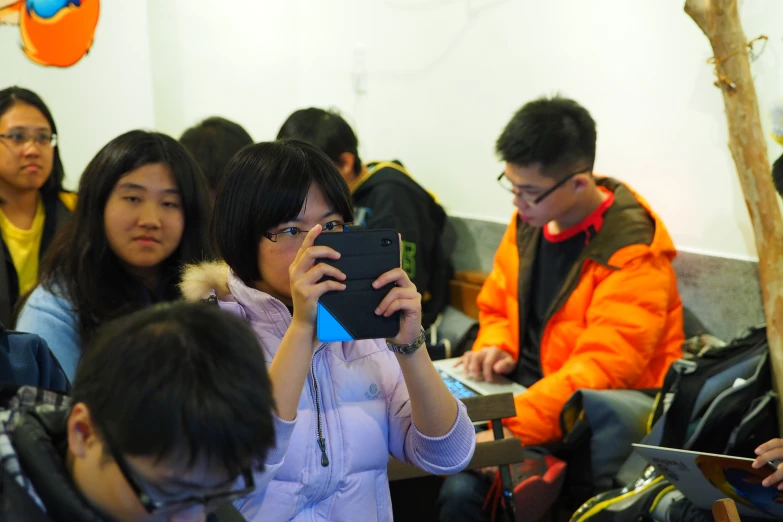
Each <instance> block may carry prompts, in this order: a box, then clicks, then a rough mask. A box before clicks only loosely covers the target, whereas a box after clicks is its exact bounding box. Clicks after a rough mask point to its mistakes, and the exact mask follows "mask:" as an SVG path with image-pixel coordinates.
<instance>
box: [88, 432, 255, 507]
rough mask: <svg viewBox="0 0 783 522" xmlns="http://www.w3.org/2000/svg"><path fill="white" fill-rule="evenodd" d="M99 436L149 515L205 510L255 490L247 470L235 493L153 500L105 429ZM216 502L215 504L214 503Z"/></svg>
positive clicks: (244, 471)
mask: <svg viewBox="0 0 783 522" xmlns="http://www.w3.org/2000/svg"><path fill="white" fill-rule="evenodd" d="M101 436H102V438H103V443H104V444H105V445H106V447H107V448H108V450H109V454H110V455H111V456H112V458H113V459H114V462H115V463H117V467H118V468H119V469H120V473H122V476H123V478H125V481H126V482H127V483H128V485H129V486H130V488H131V489H132V490H133V492H134V493H135V494H136V498H138V500H139V503H140V504H141V505H142V506H143V507H144V509H145V511H147V513H149V514H150V515H152V514H154V513H155V512H157V511H163V510H166V509H170V508H172V507H175V506H180V507H179V508H178V509H174V511H173V512H174V513H176V512H177V511H184V510H186V509H190V508H192V507H193V506H197V505H201V506H204V507H205V508H206V507H207V506H209V505H212V504H213V503H215V505H220V504H225V503H227V502H233V501H234V500H237V499H240V498H242V497H244V496H247V495H249V494H250V493H252V492H253V491H255V489H256V481H255V479H254V478H253V472H252V471H250V470H249V469H244V470H242V472H241V476H242V478H243V479H244V480H245V487H244V488H242V489H241V490H237V491H229V492H226V493H217V494H214V495H192V496H189V497H186V498H184V499H182V500H175V501H171V502H165V501H164V502H161V501H157V500H154V499H153V498H152V496H150V494H149V493H147V492H146V491H145V490H144V488H143V487H142V485H141V484H139V481H138V480H136V478H135V477H134V475H135V473H134V471H133V469H132V468H131V467H130V465H129V464H128V462H127V461H126V460H125V457H123V456H122V454H120V452H119V451H117V446H116V445H115V444H114V443H113V442H112V441H113V439H112V438H111V436H110V435H109V433H108V431H107V430H105V429H101ZM216 501H217V502H216Z"/></svg>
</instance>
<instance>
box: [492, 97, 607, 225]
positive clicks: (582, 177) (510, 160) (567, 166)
mask: <svg viewBox="0 0 783 522" xmlns="http://www.w3.org/2000/svg"><path fill="white" fill-rule="evenodd" d="M595 149H596V125H595V121H594V120H593V118H592V117H591V116H590V113H589V112H588V111H587V109H585V108H584V107H582V106H581V105H579V104H578V103H577V102H575V101H573V100H570V99H567V98H562V97H559V96H555V97H552V98H540V99H537V100H535V101H532V102H530V103H527V104H526V105H524V106H523V107H522V108H521V109H519V111H517V113H516V114H514V116H513V117H512V118H511V121H510V122H509V123H508V124H507V125H506V128H505V129H503V132H502V134H501V135H500V137H499V138H498V140H497V143H496V151H497V154H498V156H499V157H500V159H501V160H503V161H505V162H506V167H505V171H504V172H503V174H501V176H500V177H499V178H498V181H500V182H501V184H502V185H503V186H504V188H506V189H507V190H508V191H510V192H512V193H513V194H514V205H515V206H516V207H517V209H518V211H519V216H520V218H521V219H522V220H524V221H526V222H527V223H529V224H530V225H532V226H543V225H545V224H546V223H548V222H550V221H554V220H557V219H560V218H562V217H563V216H567V215H568V214H569V213H570V212H572V209H573V208H574V207H575V206H577V205H579V203H580V201H581V200H582V199H583V198H584V197H590V196H591V191H593V190H594V189H595V181H594V179H593V177H592V171H593V163H594V162H595Z"/></svg>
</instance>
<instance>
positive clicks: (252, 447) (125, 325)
mask: <svg viewBox="0 0 783 522" xmlns="http://www.w3.org/2000/svg"><path fill="white" fill-rule="evenodd" d="M273 401H274V399H273V397H272V387H271V384H270V381H269V377H268V375H267V370H266V364H265V363H264V358H263V355H262V352H261V347H260V345H259V342H258V339H257V338H256V336H255V334H254V333H253V331H252V330H251V329H250V327H249V326H248V325H247V324H246V323H245V322H244V321H242V320H241V319H239V318H237V317H234V316H232V315H230V314H229V313H227V312H225V311H222V310H220V309H219V308H218V307H217V306H215V305H207V304H203V303H184V302H180V303H177V304H164V305H159V306H156V307H152V308H148V309H145V310H142V311H139V312H136V313H134V314H131V315H129V316H126V317H124V318H122V319H118V320H116V321H113V322H110V323H107V324H105V325H104V326H102V327H101V328H100V329H99V330H98V332H97V333H96V335H95V337H94V339H93V341H92V343H91V344H90V345H89V346H88V347H87V348H86V349H85V350H84V352H83V355H82V359H81V361H80V362H79V366H78V369H77V371H76V379H75V382H74V393H73V403H74V404H76V403H79V402H82V403H84V404H86V405H87V407H88V408H89V410H90V414H91V416H92V419H93V422H94V423H95V424H96V426H97V427H98V430H99V433H100V431H101V430H107V431H108V432H109V435H110V438H111V440H112V442H113V443H114V444H116V446H117V447H115V448H113V449H114V450H115V451H117V452H119V453H121V454H124V455H129V456H151V457H155V458H157V459H159V460H163V459H166V458H168V457H180V455H182V454H181V453H180V451H185V452H187V453H185V455H186V456H188V457H189V459H190V462H191V465H192V464H193V463H194V462H195V460H196V459H198V458H202V457H204V456H206V458H207V459H208V461H209V463H210V465H215V466H220V467H222V468H225V469H226V470H227V471H228V473H230V474H231V475H232V476H236V475H238V474H239V473H240V472H241V471H242V470H245V469H248V468H250V467H253V465H254V464H256V463H259V462H263V460H264V457H265V455H266V452H267V449H268V448H270V447H271V446H273V445H274V440H275V439H274V426H273V421H272V411H273V409H274V402H273Z"/></svg>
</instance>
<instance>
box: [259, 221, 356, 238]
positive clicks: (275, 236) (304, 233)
mask: <svg viewBox="0 0 783 522" xmlns="http://www.w3.org/2000/svg"><path fill="white" fill-rule="evenodd" d="M330 223H331V221H330ZM328 224H329V223H327V225H328ZM351 225H353V222H352V221H351V222H348V223H341V224H340V226H342V227H343V230H341V231H340V232H337V233H338V234H341V233H343V232H346V231H347V230H348V227H350V226H351ZM321 226H323V225H321ZM289 228H297V229H299V234H297V235H296V236H291V237H292V238H296V237H297V236H299V235H301V236H302V238H304V237H305V236H306V235H307V234H308V233H309V232H310V230H312V228H311V229H310V230H303V229H301V228H299V227H286V228H284V229H283V230H281V231H280V232H277V233H275V234H273V233H271V232H264V233H263V234H261V235H262V236H264V237H265V238H267V239H268V240H269V241H271V242H272V243H277V236H279V235H280V234H282V233H283V232H284V231H285V230H288V229H289ZM324 232H326V233H332V231H331V230H325V231H324Z"/></svg>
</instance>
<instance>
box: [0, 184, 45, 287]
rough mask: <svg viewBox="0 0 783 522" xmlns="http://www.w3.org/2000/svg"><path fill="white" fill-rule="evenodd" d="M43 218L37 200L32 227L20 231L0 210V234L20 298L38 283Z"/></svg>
mask: <svg viewBox="0 0 783 522" xmlns="http://www.w3.org/2000/svg"><path fill="white" fill-rule="evenodd" d="M45 216H46V213H45V212H44V207H43V202H41V200H40V199H39V200H38V207H37V208H36V210H35V217H34V218H33V225H32V226H31V227H30V229H29V230H22V229H21V228H19V227H17V226H16V225H14V224H13V223H11V221H9V219H8V218H7V217H6V215H5V213H4V212H3V211H2V210H0V233H2V235H3V241H5V245H6V246H7V247H8V252H10V254H11V260H12V261H13V262H14V268H16V275H17V277H18V278H19V295H20V296H21V295H24V294H26V293H27V292H29V291H30V290H32V289H33V287H34V286H35V284H36V282H37V281H38V254H39V253H40V251H41V239H42V238H43V229H44V218H45Z"/></svg>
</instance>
